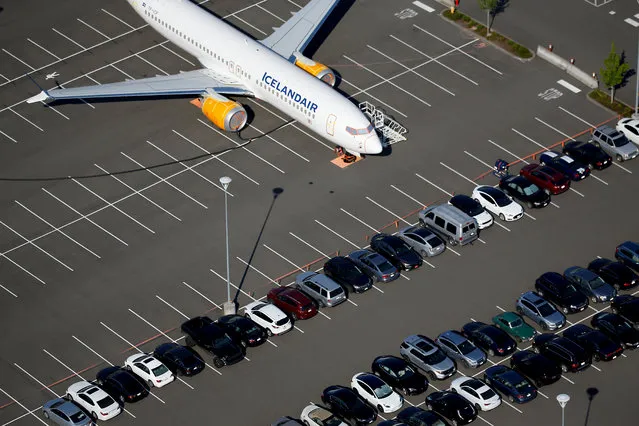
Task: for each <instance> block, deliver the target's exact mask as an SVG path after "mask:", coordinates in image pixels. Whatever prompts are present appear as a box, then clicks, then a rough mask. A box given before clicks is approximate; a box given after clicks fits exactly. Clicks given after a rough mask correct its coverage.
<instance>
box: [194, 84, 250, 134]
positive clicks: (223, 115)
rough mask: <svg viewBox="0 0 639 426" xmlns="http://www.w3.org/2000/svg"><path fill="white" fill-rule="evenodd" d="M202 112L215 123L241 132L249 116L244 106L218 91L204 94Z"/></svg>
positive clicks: (226, 129)
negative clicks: (219, 93)
mask: <svg viewBox="0 0 639 426" xmlns="http://www.w3.org/2000/svg"><path fill="white" fill-rule="evenodd" d="M202 113H203V114H204V115H205V116H206V118H208V119H209V120H210V121H211V122H212V123H213V124H215V125H216V126H217V127H219V128H220V129H222V130H225V131H227V132H239V131H240V130H242V128H243V127H244V126H245V125H246V118H247V117H246V110H245V109H244V107H243V106H242V105H241V104H240V103H238V102H235V101H232V100H230V99H227V98H225V97H224V96H220V95H218V94H217V93H207V94H205V95H204V97H203V98H202Z"/></svg>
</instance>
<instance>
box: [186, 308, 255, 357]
mask: <svg viewBox="0 0 639 426" xmlns="http://www.w3.org/2000/svg"><path fill="white" fill-rule="evenodd" d="M182 331H183V332H184V333H185V334H186V344H187V345H188V346H195V345H198V346H200V347H202V348H203V349H205V350H207V351H208V352H210V353H211V354H212V355H213V365H215V366H216V367H218V368H220V367H224V366H225V365H231V364H235V363H237V362H240V361H241V360H242V359H244V349H243V348H242V346H241V345H239V344H238V343H236V342H235V341H234V340H233V339H231V337H229V335H228V334H227V333H226V329H225V328H223V327H222V326H221V325H220V324H216V323H215V322H214V321H213V320H212V319H211V318H209V317H195V318H191V319H190V320H188V321H186V322H185V323H184V324H182Z"/></svg>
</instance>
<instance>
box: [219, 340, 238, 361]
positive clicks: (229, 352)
mask: <svg viewBox="0 0 639 426" xmlns="http://www.w3.org/2000/svg"><path fill="white" fill-rule="evenodd" d="M212 351H213V352H214V353H215V355H217V356H219V357H224V358H227V357H228V358H234V357H236V356H238V355H242V350H241V349H240V347H239V346H238V345H236V344H235V343H231V342H228V343H223V344H221V345H218V346H216V347H215V348H212Z"/></svg>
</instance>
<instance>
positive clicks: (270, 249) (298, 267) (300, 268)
mask: <svg viewBox="0 0 639 426" xmlns="http://www.w3.org/2000/svg"><path fill="white" fill-rule="evenodd" d="M262 246H264V248H265V249H267V250H269V251H270V252H272V253H274V254H275V255H277V256H279V257H280V258H281V259H283V260H285V261H286V262H288V263H289V264H291V265H292V266H294V267H295V268H296V269H299V270H300V271H302V272H306V269H304V268H302V267H301V266H299V265H297V264H296V263H294V262H292V261H291V260H289V259H287V258H286V257H285V256H284V255H282V254H280V253H278V252H277V251H275V250H274V249H272V248H270V247H269V246H267V245H266V244H262Z"/></svg>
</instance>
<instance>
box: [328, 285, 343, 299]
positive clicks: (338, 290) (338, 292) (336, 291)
mask: <svg viewBox="0 0 639 426" xmlns="http://www.w3.org/2000/svg"><path fill="white" fill-rule="evenodd" d="M342 293H344V290H343V289H342V288H341V287H340V288H336V289H335V290H332V291H331V292H330V293H329V294H328V297H336V296H339V295H340V294H342Z"/></svg>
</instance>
